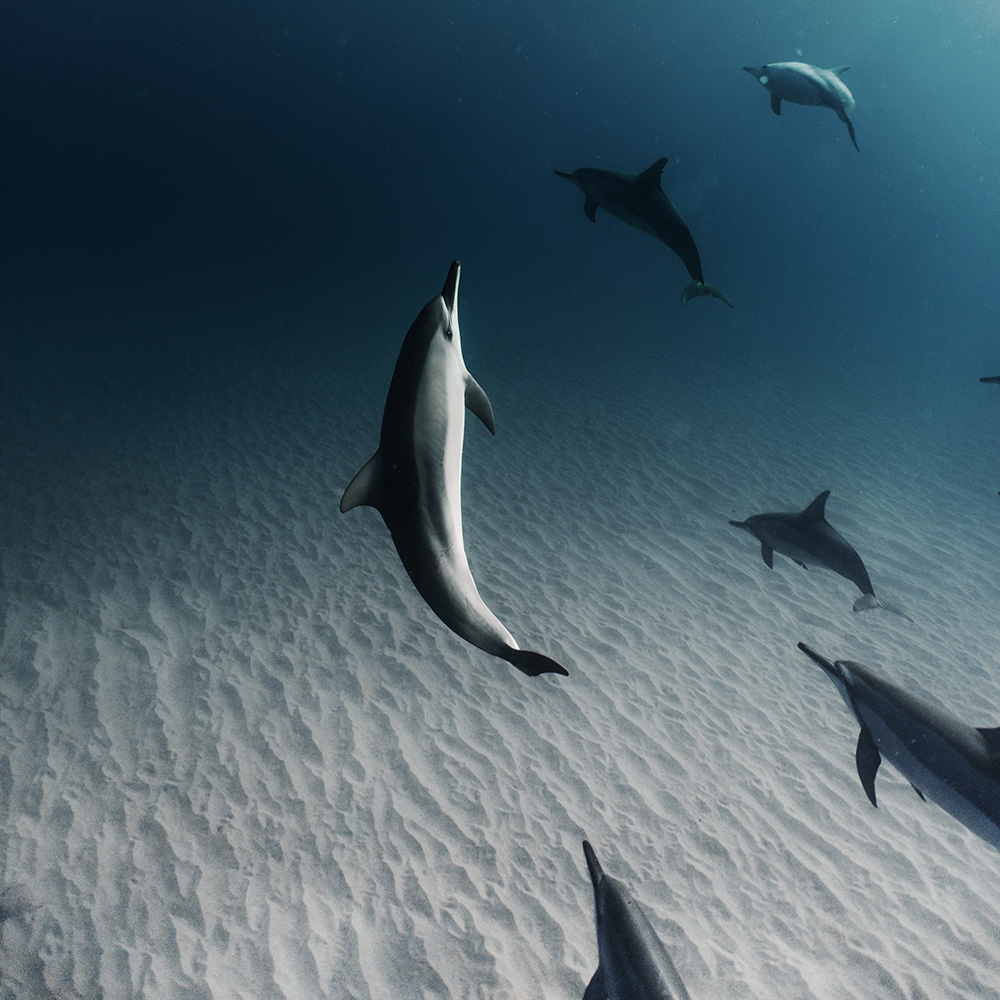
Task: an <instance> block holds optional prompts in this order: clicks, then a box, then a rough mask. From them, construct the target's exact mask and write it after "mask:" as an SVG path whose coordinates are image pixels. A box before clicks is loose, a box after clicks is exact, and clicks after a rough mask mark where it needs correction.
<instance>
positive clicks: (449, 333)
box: [443, 323, 455, 340]
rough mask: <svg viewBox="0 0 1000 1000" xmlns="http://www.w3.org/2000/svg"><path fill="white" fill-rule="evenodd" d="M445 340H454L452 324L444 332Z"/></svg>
mask: <svg viewBox="0 0 1000 1000" xmlns="http://www.w3.org/2000/svg"><path fill="white" fill-rule="evenodd" d="M443 333H444V339H445V340H454V339H455V332H454V330H452V328H451V323H449V324H448V325H447V326H446V327H445V328H444V330H443Z"/></svg>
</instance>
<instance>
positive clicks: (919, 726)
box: [799, 642, 1000, 848]
mask: <svg viewBox="0 0 1000 1000" xmlns="http://www.w3.org/2000/svg"><path fill="white" fill-rule="evenodd" d="M799 649H801V650H802V652H803V653H805V654H806V655H807V656H809V657H810V658H812V659H813V660H814V661H815V662H816V663H818V664H819V665H820V666H821V667H822V668H823V669H824V670H825V671H826V672H827V674H828V675H829V676H830V678H831V680H832V681H833V682H834V684H836V685H837V690H838V691H839V692H840V695H841V697H842V698H843V699H844V701H845V702H846V704H847V707H848V708H849V709H850V710H851V711H852V712H853V713H854V717H855V718H856V719H857V720H858V724H859V725H860V726H861V733H860V734H859V736H858V747H857V752H856V754H855V758H856V762H857V766H858V777H859V778H860V779H861V785H862V787H863V788H864V790H865V794H866V795H867V796H868V799H869V801H870V802H871V804H872V805H873V806H875V805H878V803H877V802H876V801H875V775H876V773H877V772H878V767H879V764H880V763H881V762H882V757H883V756H885V757H887V758H888V760H889V761H890V763H892V764H893V766H894V767H895V768H896V769H897V770H898V771H899V772H900V773H901V774H902V775H903V777H904V778H906V779H907V781H909V782H910V784H911V785H912V786H913V788H914V791H916V793H917V794H918V795H919V796H920V798H921V799H924V798H928V799H930V800H931V801H932V802H936V803H937V804H938V805H939V806H941V808H942V809H944V810H945V811H946V812H949V813H951V815H952V816H954V817H955V819H957V820H958V821H959V823H961V824H962V825H963V826H966V827H968V828H969V829H970V830H971V831H972V832H973V833H975V834H978V835H979V836H980V837H982V838H983V840H985V841H986V842H987V843H989V844H992V845H993V846H994V847H996V848H1000V728H996V729H976V728H974V727H973V726H970V725H967V724H966V723H964V722H962V721H961V720H960V719H957V718H955V716H953V715H952V714H951V713H950V712H947V711H945V710H944V709H943V708H939V707H938V706H937V705H936V704H934V703H933V702H929V701H924V699H922V698H918V697H917V696H916V695H913V694H910V692H909V691H906V690H904V689H903V688H901V687H899V686H898V685H896V684H893V683H892V682H890V681H887V680H885V679H884V678H883V677H880V676H879V675H878V674H876V673H875V672H874V671H873V670H870V669H869V668H868V667H866V666H864V665H863V664H861V663H852V662H851V661H849V660H837V662H836V663H831V662H830V661H829V660H828V659H826V657H824V656H820V654H819V653H817V652H816V651H815V650H812V649H810V648H809V647H808V646H807V645H806V644H805V643H804V642H800V643H799Z"/></svg>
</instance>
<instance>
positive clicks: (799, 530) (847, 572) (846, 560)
mask: <svg viewBox="0 0 1000 1000" xmlns="http://www.w3.org/2000/svg"><path fill="white" fill-rule="evenodd" d="M829 495H830V491H829V490H824V491H823V492H822V493H820V495H819V496H818V497H816V499H815V500H813V502H812V503H811V504H809V506H808V507H806V509H805V510H804V511H801V512H800V513H796V512H789V513H784V514H754V515H753V516H751V517H748V518H747V519H746V520H745V521H730V522H729V523H730V524H731V525H732V526H733V527H734V528H744V529H745V530H746V531H749V532H750V534H751V535H753V536H754V537H755V538H757V539H758V540H759V541H760V554H761V557H762V558H763V560H764V562H765V563H766V564H767V567H768V569H774V553H775V552H780V553H781V555H783V556H788V558H789V559H791V560H792V562H796V563H798V564H799V565H800V566H801V567H802V568H803V569H806V567H807V566H820V567H822V568H823V569H831V570H833V572H834V573H837V574H838V575H840V576H842V577H844V578H845V579H847V580H850V581H851V583H853V584H854V585H855V586H856V587H857V588H858V590H860V591H861V597H859V598H858V599H857V600H856V601H855V602H854V610H855V611H866V610H867V609H868V608H878V607H882V606H883V605H882V604H881V603H880V602H879V600H878V598H876V596H875V591H874V590H873V589H872V582H871V580H870V579H869V578H868V570H866V569H865V564H864V563H863V562H862V561H861V556H859V555H858V554H857V552H855V551H854V549H853V548H851V546H850V544H849V543H848V541H847V539H846V538H844V536H843V535H841V534H840V532H839V531H837V530H836V529H835V528H834V527H833V526H832V525H830V523H829V522H828V521H827V519H826V499H827V497H828V496H829ZM893 610H894V609H893Z"/></svg>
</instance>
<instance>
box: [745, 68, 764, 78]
mask: <svg viewBox="0 0 1000 1000" xmlns="http://www.w3.org/2000/svg"><path fill="white" fill-rule="evenodd" d="M743 69H744V70H745V71H746V72H747V73H749V74H750V75H751V76H752V77H753V78H754V79H755V80H759V79H760V70H759V69H754V67H753V66H744V67H743Z"/></svg>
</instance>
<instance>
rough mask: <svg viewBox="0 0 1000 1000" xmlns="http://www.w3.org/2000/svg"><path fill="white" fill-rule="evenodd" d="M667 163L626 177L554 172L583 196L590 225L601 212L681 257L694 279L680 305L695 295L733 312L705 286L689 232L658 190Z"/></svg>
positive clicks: (587, 170)
mask: <svg viewBox="0 0 1000 1000" xmlns="http://www.w3.org/2000/svg"><path fill="white" fill-rule="evenodd" d="M666 162H667V158H666V157H665V156H664V157H663V159H661V160H657V161H656V163H654V164H653V165H652V166H651V167H648V168H647V169H646V170H644V171H643V172H642V173H641V174H626V173H623V172H622V171H621V170H605V169H604V168H603V167H581V168H580V169H579V170H574V171H573V173H571V174H566V173H563V172H562V171H561V170H557V171H556V175H557V176H559V177H565V178H566V180H568V181H572V182H573V183H574V184H575V185H576V186H577V187H578V188H579V189H580V190H581V191H582V192H583V193H584V194H585V195H586V201H584V203H583V210H584V212H585V213H586V214H587V218H588V219H590V221H591V222H596V221H597V216H596V212H597V210H598V209H599V208H603V209H604V211H605V212H607V213H608V214H609V215H613V216H614V217H615V218H616V219H621V221H622V222H625V223H627V224H628V225H630V226H634V227H635V228H636V229H641V230H642V231H643V232H644V233H649V235H650V236H655V237H656V238H657V239H658V240H660V241H661V242H663V243H666V245H667V246H668V247H670V249H671V250H673V252H674V253H675V254H677V256H678V257H680V259H681V260H682V261H683V262H684V266H685V267H686V268H687V269H688V274H690V275H691V277H692V278H693V279H694V280H693V281H692V282H691V284H690V285H687V286H686V287H685V288H684V291H683V292H681V302H683V303H684V304H685V305H686V304H687V302H688V300H689V299H693V298H694V297H695V296H697V295H711V296H712V297H713V298H716V299H722V301H723V302H725V303H726V305H727V306H729V307H730V308H732V305H733V304H732V302H730V301H729V299H727V298H726V297H725V295H723V294H722V292H720V291H719V290H718V288H714V287H713V286H712V285H709V284H707V283H706V282H705V279H704V277H703V276H702V273H701V258H700V257H699V256H698V248H697V247H696V246H695V245H694V239H693V238H692V236H691V231H690V230H689V229H688V227H687V226H686V225H685V224H684V220H683V219H682V218H681V217H680V215H679V214H678V213H677V209H676V208H674V206H673V205H672V204H671V203H670V199H669V198H668V197H667V196H666V195H665V194H664V193H663V189H662V188H661V187H660V175H661V174H662V173H663V167H664V164H666Z"/></svg>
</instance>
